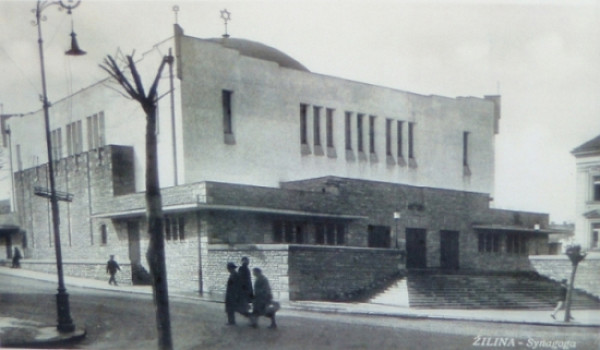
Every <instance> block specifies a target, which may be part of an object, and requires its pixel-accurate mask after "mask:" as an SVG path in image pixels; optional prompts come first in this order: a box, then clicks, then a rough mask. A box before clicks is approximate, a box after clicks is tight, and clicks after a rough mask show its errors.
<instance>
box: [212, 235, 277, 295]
mask: <svg viewBox="0 0 600 350" xmlns="http://www.w3.org/2000/svg"><path fill="white" fill-rule="evenodd" d="M243 256H247V257H248V258H249V259H250V265H249V268H250V269H252V268H254V267H259V268H260V269H261V270H262V271H263V274H264V275H265V277H267V279H268V280H269V284H270V285H271V290H272V292H273V298H275V300H284V301H286V300H289V293H288V285H289V277H288V275H289V273H288V245H286V244H257V245H235V246H230V245H227V244H209V245H208V258H207V259H206V263H205V265H204V266H203V269H202V270H203V274H204V275H203V279H204V283H203V286H204V290H203V292H205V293H209V294H212V295H215V296H217V297H220V296H224V295H225V286H226V284H227V278H229V273H228V272H227V268H226V265H227V262H229V261H231V262H234V263H235V264H236V265H238V266H239V265H240V264H241V263H240V259H241V258H242V257H243ZM252 283H253V284H254V279H253V280H252Z"/></svg>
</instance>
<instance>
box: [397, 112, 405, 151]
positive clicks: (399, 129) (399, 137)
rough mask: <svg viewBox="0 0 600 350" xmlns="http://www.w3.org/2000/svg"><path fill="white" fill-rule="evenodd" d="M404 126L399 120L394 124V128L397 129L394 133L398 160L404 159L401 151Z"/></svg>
mask: <svg viewBox="0 0 600 350" xmlns="http://www.w3.org/2000/svg"><path fill="white" fill-rule="evenodd" d="M403 125H404V122H402V121H401V120H399V121H398V122H397V124H396V128H397V132H396V140H397V151H396V152H398V158H401V157H404V153H403V150H402V127H403Z"/></svg>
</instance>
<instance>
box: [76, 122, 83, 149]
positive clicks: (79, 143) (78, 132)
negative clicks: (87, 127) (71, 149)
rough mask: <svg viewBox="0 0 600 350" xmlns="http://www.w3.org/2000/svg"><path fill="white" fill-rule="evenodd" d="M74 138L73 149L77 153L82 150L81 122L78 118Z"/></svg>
mask: <svg viewBox="0 0 600 350" xmlns="http://www.w3.org/2000/svg"><path fill="white" fill-rule="evenodd" d="M75 125H76V135H75V136H76V138H75V146H76V147H75V150H76V152H77V153H81V152H83V122H82V121H81V120H78V121H77V122H76V123H75Z"/></svg>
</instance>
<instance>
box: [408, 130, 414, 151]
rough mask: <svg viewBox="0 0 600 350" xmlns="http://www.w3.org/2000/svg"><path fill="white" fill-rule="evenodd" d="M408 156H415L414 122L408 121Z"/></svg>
mask: <svg viewBox="0 0 600 350" xmlns="http://www.w3.org/2000/svg"><path fill="white" fill-rule="evenodd" d="M408 158H410V159H414V158H415V123H408Z"/></svg>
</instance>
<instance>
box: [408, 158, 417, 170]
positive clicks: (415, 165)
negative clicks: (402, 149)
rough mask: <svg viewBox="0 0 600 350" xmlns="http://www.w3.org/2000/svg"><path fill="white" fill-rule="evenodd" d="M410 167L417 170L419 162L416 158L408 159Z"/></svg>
mask: <svg viewBox="0 0 600 350" xmlns="http://www.w3.org/2000/svg"><path fill="white" fill-rule="evenodd" d="M408 167H409V168H413V169H416V168H417V160H416V159H415V158H408Z"/></svg>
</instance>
